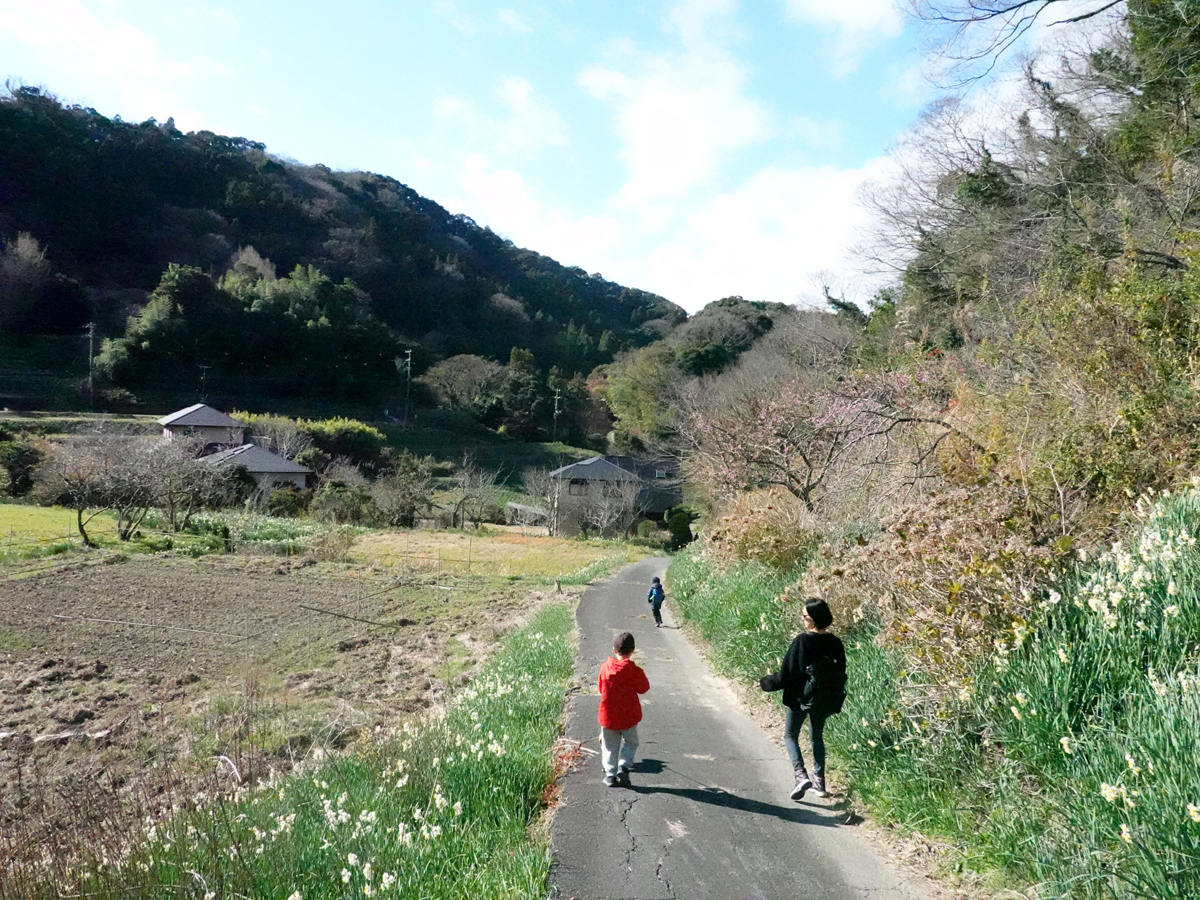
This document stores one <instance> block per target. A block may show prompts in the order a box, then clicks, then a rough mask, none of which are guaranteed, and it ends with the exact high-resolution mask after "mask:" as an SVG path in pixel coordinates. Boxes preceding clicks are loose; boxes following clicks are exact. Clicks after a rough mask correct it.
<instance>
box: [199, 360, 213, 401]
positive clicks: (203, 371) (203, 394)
mask: <svg viewBox="0 0 1200 900" xmlns="http://www.w3.org/2000/svg"><path fill="white" fill-rule="evenodd" d="M211 368H212V366H201V367H200V402H201V403H203V402H205V401H206V400H207V399H208V388H207V386H206V385H207V382H208V370H209V369H211Z"/></svg>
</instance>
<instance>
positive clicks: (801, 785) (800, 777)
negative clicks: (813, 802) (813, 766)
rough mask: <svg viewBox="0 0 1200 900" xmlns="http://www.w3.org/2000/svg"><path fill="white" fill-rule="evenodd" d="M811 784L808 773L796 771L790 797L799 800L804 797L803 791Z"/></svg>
mask: <svg viewBox="0 0 1200 900" xmlns="http://www.w3.org/2000/svg"><path fill="white" fill-rule="evenodd" d="M812 786H813V783H812V781H811V780H810V779H809V777H808V774H807V773H805V772H797V773H796V786H795V787H794V788H792V793H791V797H792V799H793V800H800V799H802V798H803V797H804V792H805V791H807V790H808V789H809V788H811V787H812Z"/></svg>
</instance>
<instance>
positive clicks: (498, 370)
mask: <svg viewBox="0 0 1200 900" xmlns="http://www.w3.org/2000/svg"><path fill="white" fill-rule="evenodd" d="M419 381H421V383H423V384H427V385H429V387H431V388H433V390H434V393H436V394H437V396H438V399H439V400H440V401H441V402H442V404H444V405H445V406H447V407H449V408H450V409H465V410H471V411H475V410H480V409H482V408H483V407H486V406H487V405H488V404H489V403H490V402H491V401H492V399H493V398H494V397H496V396H497V395H498V393H499V391H500V388H501V386H502V385H503V383H504V366H502V365H500V364H499V363H496V362H492V361H491V360H488V359H484V358H483V357H482V356H475V355H473V354H470V353H464V354H461V355H459V356H452V357H450V358H449V359H448V360H446V361H445V362H440V363H438V364H437V365H436V366H434V367H433V368H431V369H430V370H429V371H428V372H426V373H425V374H424V375H422V376H421V378H420V379H419Z"/></svg>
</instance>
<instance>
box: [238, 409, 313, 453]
mask: <svg viewBox="0 0 1200 900" xmlns="http://www.w3.org/2000/svg"><path fill="white" fill-rule="evenodd" d="M250 440H251V441H252V442H253V443H255V444H257V445H258V446H260V447H262V448H263V449H264V450H270V451H271V452H272V453H277V454H279V455H280V456H284V457H287V458H288V459H295V458H296V454H298V453H302V452H303V451H305V450H307V449H308V448H309V447H311V446H312V438H311V437H309V436H308V434H307V433H306V432H304V431H301V430H300V428H299V427H297V425H296V423H295V422H293V421H292V420H291V419H289V418H286V417H284V416H261V417H257V416H256V417H255V419H254V425H253V426H252V428H251V434H250Z"/></svg>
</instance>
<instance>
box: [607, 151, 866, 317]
mask: <svg viewBox="0 0 1200 900" xmlns="http://www.w3.org/2000/svg"><path fill="white" fill-rule="evenodd" d="M886 165H887V163H886V161H885V160H882V159H879V160H872V161H871V162H869V163H867V164H866V165H864V166H862V167H861V168H859V169H852V170H847V169H838V168H836V167H833V166H815V167H805V168H799V169H783V168H775V167H771V168H766V169H763V170H761V171H759V172H757V173H755V174H754V175H753V176H751V177H750V178H749V179H747V180H746V182H745V183H743V184H742V185H740V186H739V187H738V188H737V189H735V190H732V191H730V192H727V193H725V194H721V195H719V196H717V197H714V198H712V199H711V200H709V201H708V202H705V203H703V204H701V205H699V206H697V207H696V208H695V209H694V210H693V211H692V213H691V214H690V215H689V216H688V217H687V220H686V222H685V223H684V224H683V225H682V226H681V227H680V228H679V229H678V230H677V231H676V232H675V233H674V234H672V235H670V236H669V237H668V238H667V239H666V240H664V241H663V242H661V243H660V244H659V245H658V246H657V247H655V249H654V250H652V251H651V252H650V253H648V254H646V255H645V256H644V257H643V258H642V259H635V258H632V257H631V258H629V259H628V260H626V261H624V262H623V263H621V264H617V265H615V266H614V265H610V269H612V272H611V273H609V274H611V275H616V276H620V277H619V278H618V280H620V281H623V282H624V283H627V284H636V285H638V286H639V287H642V288H644V289H646V290H651V291H655V292H657V293H660V294H662V295H664V296H666V297H669V298H670V299H671V300H674V301H675V302H676V303H678V304H680V305H681V306H683V307H684V308H686V309H688V310H689V311H695V310H697V309H699V308H700V307H702V306H704V304H706V303H710V302H712V301H713V300H718V299H720V298H721V297H725V296H728V295H730V294H740V295H742V296H744V297H746V298H747V299H748V300H770V301H775V302H780V303H795V302H797V301H799V300H801V299H802V298H803V296H804V295H805V294H807V293H808V292H809V291H810V289H811V287H812V283H813V281H814V279H815V278H816V277H817V276H818V274H819V273H821V272H825V271H830V270H832V271H835V272H838V271H840V272H846V271H854V270H856V269H857V268H858V266H857V265H856V263H855V261H854V260H853V259H851V258H850V257H849V248H850V247H851V246H852V245H853V244H854V243H855V242H856V240H857V236H858V232H859V229H860V228H861V227H862V226H863V225H864V224H865V222H866V220H867V216H868V213H867V211H866V210H865V209H863V208H862V207H861V206H859V205H858V204H857V203H856V202H855V195H856V193H857V191H858V189H859V186H860V185H861V184H862V183H863V182H864V181H866V180H870V179H872V178H877V177H880V176H881V174H882V173H883V171H884V169H885V167H886ZM870 288H871V285H868V284H865V283H862V284H860V291H861V292H862V293H863V294H864V295H865V294H866V293H867V292H868V291H869V290H870ZM856 299H865V296H863V297H858V298H856Z"/></svg>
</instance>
